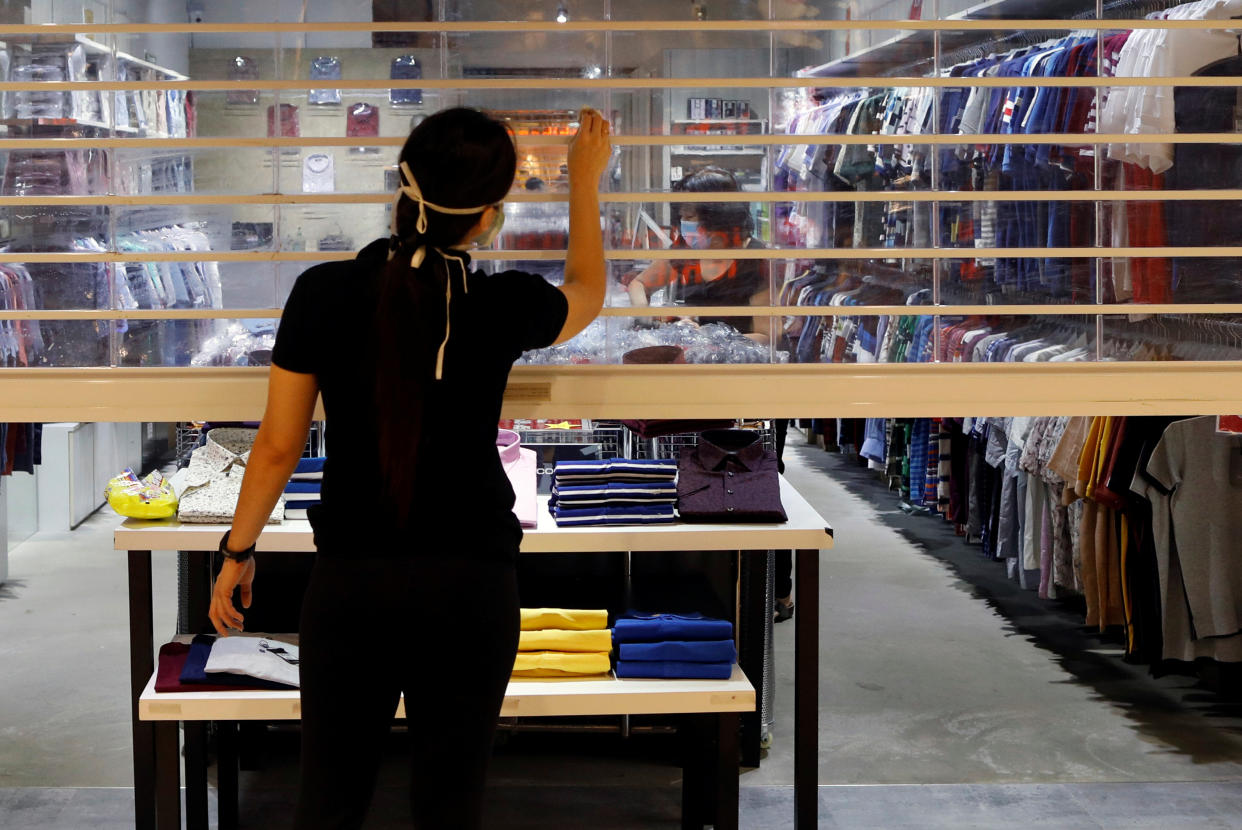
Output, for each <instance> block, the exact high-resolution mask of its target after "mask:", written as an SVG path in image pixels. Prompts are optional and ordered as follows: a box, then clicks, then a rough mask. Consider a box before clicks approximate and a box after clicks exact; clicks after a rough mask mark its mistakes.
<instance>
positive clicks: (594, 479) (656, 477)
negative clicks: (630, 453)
mask: <svg viewBox="0 0 1242 830" xmlns="http://www.w3.org/2000/svg"><path fill="white" fill-rule="evenodd" d="M676 478H677V462H676V461H675V460H671V459H663V458H610V459H608V460H607V461H558V462H556V471H555V481H556V483H557V484H560V485H576V484H581V485H587V484H607V483H609V482H617V483H626V482H629V483H643V482H648V481H673V480H675V479H676Z"/></svg>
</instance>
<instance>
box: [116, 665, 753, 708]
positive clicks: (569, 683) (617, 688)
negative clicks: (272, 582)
mask: <svg viewBox="0 0 1242 830" xmlns="http://www.w3.org/2000/svg"><path fill="white" fill-rule="evenodd" d="M754 710H755V689H754V687H753V686H752V685H751V683H750V681H749V680H748V679H747V678H746V675H745V674H744V673H743V672H742V670H741V668H739V667H738V666H734V667H733V676H732V677H730V678H729V679H728V680H645V679H644V680H639V679H618V678H615V677H612V676H611V675H608V676H602V677H599V678H582V679H574V678H565V679H561V678H554V679H528V680H527V679H523V680H518V679H514V680H511V681H509V689H508V691H507V692H506V693H505V702H504V704H503V705H502V706H501V709H500V715H501V717H510V718H512V717H532V718H542V717H564V716H569V715H666V714H692V713H710V712H753V711H754ZM301 715H302V704H301V701H300V699H299V695H298V692H297V691H296V690H290V691H237V692H173V693H164V694H161V693H159V692H156V691H155V677H154V676H152V677H151V679H150V680H149V681H148V682H147V686H146V688H145V689H143V691H142V696H141V698H140V699H139V701H138V717H139V718H140V719H141V720H145V721H169V720H173V721H183V720H184V721H195V720H216V721H240V720H298V719H300V718H301ZM396 716H397V717H398V718H404V717H405V701H404V700H402V701H401V702H400V703H398V704H397V714H396Z"/></svg>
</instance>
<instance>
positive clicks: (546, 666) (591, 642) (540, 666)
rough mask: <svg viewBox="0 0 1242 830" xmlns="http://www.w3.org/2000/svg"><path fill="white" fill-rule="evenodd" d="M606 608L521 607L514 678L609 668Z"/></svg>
mask: <svg viewBox="0 0 1242 830" xmlns="http://www.w3.org/2000/svg"><path fill="white" fill-rule="evenodd" d="M611 651H612V632H611V631H609V630H608V612H607V611H578V610H573V609H566V608H523V609H522V633H521V639H520V640H519V642H518V653H517V658H516V659H515V660H514V663H513V676H514V677H580V676H584V675H592V674H607V673H608V671H609V669H611V668H612V662H611V660H610V659H609V654H610V652H611Z"/></svg>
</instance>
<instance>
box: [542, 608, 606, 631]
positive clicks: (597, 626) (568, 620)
mask: <svg viewBox="0 0 1242 830" xmlns="http://www.w3.org/2000/svg"><path fill="white" fill-rule="evenodd" d="M521 628H522V630H523V631H544V630H547V629H559V630H561V631H599V630H601V629H606V628H608V612H607V611H604V610H599V611H596V610H589V609H586V610H584V609H577V608H523V609H522V622H521Z"/></svg>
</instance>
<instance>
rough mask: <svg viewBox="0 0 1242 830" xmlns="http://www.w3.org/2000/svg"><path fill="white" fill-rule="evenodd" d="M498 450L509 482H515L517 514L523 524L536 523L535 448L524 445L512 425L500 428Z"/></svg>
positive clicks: (515, 510)
mask: <svg viewBox="0 0 1242 830" xmlns="http://www.w3.org/2000/svg"><path fill="white" fill-rule="evenodd" d="M496 451H497V452H499V453H500V463H501V465H502V466H504V468H505V475H507V476H508V477H509V483H510V484H511V485H513V495H514V501H513V513H514V515H516V516H517V517H518V522H519V523H520V524H521V525H522V527H535V525H537V524H538V523H539V522H538V518H537V516H538V510H537V507H536V502H535V493H536V490H537V483H536V482H537V475H536V468H537V467H538V459H537V457H536V455H535V451H534V450H524V449H522V440H521V438H519V437H518V434H517V433H516V432H514V431H513V430H511V429H502V430H497V432H496Z"/></svg>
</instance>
